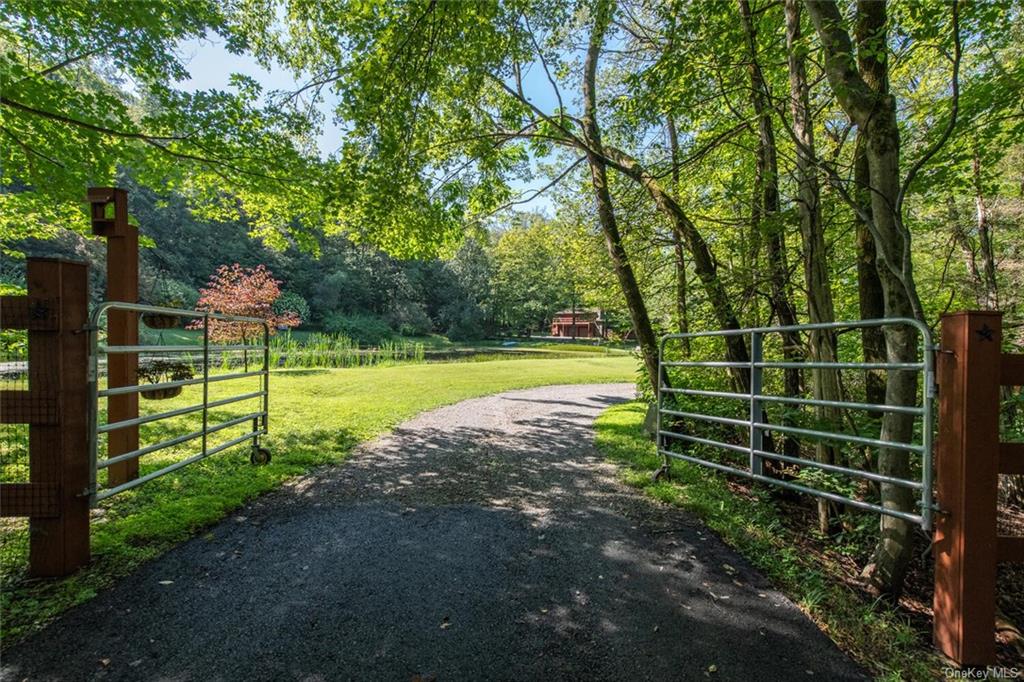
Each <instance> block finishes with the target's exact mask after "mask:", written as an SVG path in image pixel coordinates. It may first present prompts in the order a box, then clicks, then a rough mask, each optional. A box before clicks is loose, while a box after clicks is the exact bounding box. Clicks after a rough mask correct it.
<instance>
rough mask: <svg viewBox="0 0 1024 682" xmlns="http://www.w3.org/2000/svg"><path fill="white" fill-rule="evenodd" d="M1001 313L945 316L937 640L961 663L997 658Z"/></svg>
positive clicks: (940, 360)
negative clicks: (997, 503) (997, 502)
mask: <svg viewBox="0 0 1024 682" xmlns="http://www.w3.org/2000/svg"><path fill="white" fill-rule="evenodd" d="M1002 327H1003V325H1002V314H1001V313H998V312H965V313H956V314H953V315H943V316H942V342H941V349H942V352H941V353H939V354H938V357H937V360H938V366H937V367H936V369H937V372H938V384H939V438H938V441H937V442H936V447H935V463H936V479H935V484H936V485H935V487H936V494H937V495H936V497H937V502H938V504H939V507H940V508H941V509H942V510H944V511H945V512H946V513H945V514H940V515H939V516H938V518H937V519H936V523H935V544H934V546H933V547H934V549H933V555H934V557H935V596H934V609H933V612H934V614H935V631H934V638H935V645H936V647H937V648H938V649H939V650H940V651H941V652H942V653H944V654H945V655H947V656H949V657H950V658H952V659H953V660H954V661H956V662H957V663H958V664H959V665H962V666H986V665H991V664H994V663H995V662H996V639H995V634H994V632H993V628H992V624H993V623H994V622H995V617H996V616H995V611H996V491H997V488H998V485H999V474H998V471H999V462H998V453H999V377H1000V355H1001V350H1000V344H1001V343H1002Z"/></svg>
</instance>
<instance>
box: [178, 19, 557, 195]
mask: <svg viewBox="0 0 1024 682" xmlns="http://www.w3.org/2000/svg"><path fill="white" fill-rule="evenodd" d="M179 50H180V54H181V56H182V59H183V61H184V62H185V65H186V68H187V69H188V72H189V75H190V76H191V77H190V78H189V79H188V80H184V81H181V82H179V83H178V86H179V87H181V88H182V89H184V90H188V91H197V90H209V89H213V88H216V89H219V90H226V89H229V86H228V78H229V77H230V76H231V74H233V73H239V74H243V75H245V76H249V77H250V78H252V79H254V80H255V81H256V82H258V83H259V84H260V85H262V86H263V88H264V90H265V91H269V90H294V89H295V88H296V87H297V85H296V81H295V79H294V78H293V77H292V75H291V74H290V73H289V72H288V71H286V70H284V69H281V68H278V67H274V68H272V69H271V70H269V71H268V70H266V69H264V68H263V67H262V66H260V65H259V64H257V63H256V60H255V59H253V58H252V57H251V56H249V55H236V54H231V53H230V52H228V51H227V50H226V49H224V41H223V39H220V38H216V37H214V38H204V39H201V40H200V39H195V40H190V41H186V42H183V43H181V45H180V46H179ZM523 88H524V91H525V92H526V94H527V96H528V97H529V98H530V99H531V100H532V101H533V102H535V103H536V104H537V105H538V106H539V107H541V108H542V109H543V110H545V111H552V110H554V109H555V108H556V107H557V100H556V98H555V95H554V92H553V91H552V89H551V86H550V84H549V83H548V82H547V79H546V78H545V76H544V73H543V71H542V70H541V69H540V67H539V66H536V67H535V68H532V69H530V70H529V72H527V73H526V74H525V75H524V78H523ZM563 97H564V93H563ZM327 98H328V99H327V101H325V102H324V103H323V104H322V106H321V109H322V110H323V113H324V119H325V120H324V128H323V131H322V132H321V134H320V138H319V140H318V145H319V147H320V151H321V153H322V154H323V155H325V156H326V155H328V154H330V153H332V152H333V151H335V150H336V149H337V148H338V146H339V145H340V142H341V139H342V136H343V132H342V131H341V129H340V128H339V127H338V126H337V125H335V123H334V120H333V115H332V101H331V98H330V95H329V94H328V95H327ZM566 106H569V102H566ZM547 183H548V180H547V179H546V178H544V177H536V178H534V180H533V181H531V182H529V183H524V182H520V181H513V182H512V183H511V184H512V188H513V190H515V191H516V192H524V193H526V196H529V195H531V194H532V193H533V190H534V189H536V188H539V187H543V186H544V185H546V184H547ZM516 209H517V210H520V211H540V212H544V213H547V214H549V215H553V214H554V208H553V204H552V202H551V198H550V196H549V195H548V194H547V193H546V194H543V195H541V196H539V197H537V198H536V199H533V200H532V201H530V202H528V203H524V204H519V205H517V206H516Z"/></svg>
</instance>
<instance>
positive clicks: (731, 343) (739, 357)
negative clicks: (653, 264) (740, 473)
mask: <svg viewBox="0 0 1024 682" xmlns="http://www.w3.org/2000/svg"><path fill="white" fill-rule="evenodd" d="M604 152H605V156H606V157H607V158H609V159H610V160H611V161H613V162H614V164H615V168H616V169H617V170H619V171H620V172H621V173H623V174H624V175H626V176H627V177H629V178H631V179H633V180H635V181H636V182H638V183H640V184H641V185H642V186H643V187H644V188H645V189H646V190H647V192H648V193H649V194H650V195H651V197H652V198H653V199H654V202H655V204H656V205H657V206H658V210H660V211H661V212H662V213H663V214H664V215H665V216H666V217H667V218H668V219H669V221H670V223H671V224H672V226H673V229H674V230H678V232H679V234H681V235H682V236H683V239H684V241H685V243H686V246H687V249H688V250H689V252H690V256H691V257H692V258H693V269H694V271H695V272H696V273H697V277H698V278H699V279H700V281H701V284H702V285H703V286H704V291H705V293H706V294H707V297H708V302H709V303H710V304H711V309H712V311H713V313H714V315H715V321H716V322H717V323H718V326H719V328H720V329H739V328H740V324H739V321H738V320H737V318H736V314H735V312H734V310H733V306H732V300H731V299H730V298H729V293H728V292H727V291H726V289H725V285H724V284H723V283H722V280H721V279H719V277H718V266H717V264H716V263H715V259H714V257H713V256H712V255H711V249H710V248H709V247H708V244H707V242H706V241H704V237H703V236H702V235H701V233H700V231H699V230H698V229H697V226H696V225H694V224H693V222H692V221H691V220H690V218H689V217H688V216H687V215H686V212H685V211H683V209H682V207H681V206H680V205H679V204H678V203H677V202H676V200H675V199H673V198H672V196H671V195H670V194H669V193H668V192H666V191H665V189H664V187H662V186H661V183H660V182H658V179H657V178H656V177H654V175H653V174H652V173H650V172H649V171H647V170H646V169H645V168H644V167H643V166H642V165H641V164H640V162H638V161H637V160H636V159H634V158H633V157H632V156H630V155H629V154H626V153H625V152H623V151H622V150H619V149H616V148H614V147H605V148H604ZM725 344H726V355H727V357H728V359H729V360H730V361H732V362H744V363H749V362H750V355H749V353H748V352H747V342H746V340H745V339H744V337H743V336H738V335H737V336H727V337H725ZM733 378H734V380H735V381H736V384H737V389H738V390H739V391H740V392H746V391H749V390H750V370H749V369H745V368H741V369H736V370H734V371H733Z"/></svg>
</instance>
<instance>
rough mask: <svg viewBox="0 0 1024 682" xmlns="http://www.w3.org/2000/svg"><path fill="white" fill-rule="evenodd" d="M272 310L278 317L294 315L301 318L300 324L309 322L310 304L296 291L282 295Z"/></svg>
mask: <svg viewBox="0 0 1024 682" xmlns="http://www.w3.org/2000/svg"><path fill="white" fill-rule="evenodd" d="M271 308H272V309H273V311H274V313H275V314H277V315H282V316H283V315H286V314H288V313H292V314H294V315H295V316H297V317H298V318H299V322H309V304H308V303H306V299H304V298H302V297H301V296H299V295H298V294H297V293H295V292H294V291H286V292H284V293H283V294H281V296H280V298H278V299H277V300H276V301H274V304H273V305H272V306H271Z"/></svg>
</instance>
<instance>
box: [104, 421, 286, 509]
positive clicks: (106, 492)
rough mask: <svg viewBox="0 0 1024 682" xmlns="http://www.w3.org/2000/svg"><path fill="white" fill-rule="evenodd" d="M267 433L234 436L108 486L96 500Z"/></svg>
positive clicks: (134, 486)
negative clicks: (203, 450)
mask: <svg viewBox="0 0 1024 682" xmlns="http://www.w3.org/2000/svg"><path fill="white" fill-rule="evenodd" d="M266 433H267V432H266V430H261V431H253V432H251V433H247V434H245V435H244V436H239V437H238V438H233V439H232V440H229V441H228V442H226V443H222V444H221V445H219V446H217V447H216V448H214V449H213V450H209V451H207V452H205V453H204V452H200V453H199V454H198V455H193V456H192V457H189V458H188V459H183V460H181V461H180V462H175V463H174V464H171V465H170V466H166V467H164V468H163V469H157V470H156V471H153V472H150V473H148V474H146V475H145V476H140V477H139V478H136V479H134V480H132V481H128V482H127V483H122V484H121V485H118V486H114V487H113V488H107V489H106V490H102V491H99V492H97V493H96V500H97V501H99V500H105V499H107V498H108V497H111V496H112V495H116V494H118V493H122V492H124V491H125V490H131V489H132V488H136V487H138V486H140V485H142V484H143V483H148V482H149V481H152V480H153V479H154V478H158V477H160V476H163V475H164V474H169V473H171V472H172V471H176V470H178V469H181V468H182V467H186V466H188V465H189V464H192V463H194V462H198V461H199V460H202V459H206V458H207V457H209V456H211V455H215V454H217V453H218V452H220V451H221V450H226V449H227V448H229V447H231V446H232V445H238V444H239V443H241V442H242V441H245V440H249V439H251V438H256V437H258V436H264V435H266Z"/></svg>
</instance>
